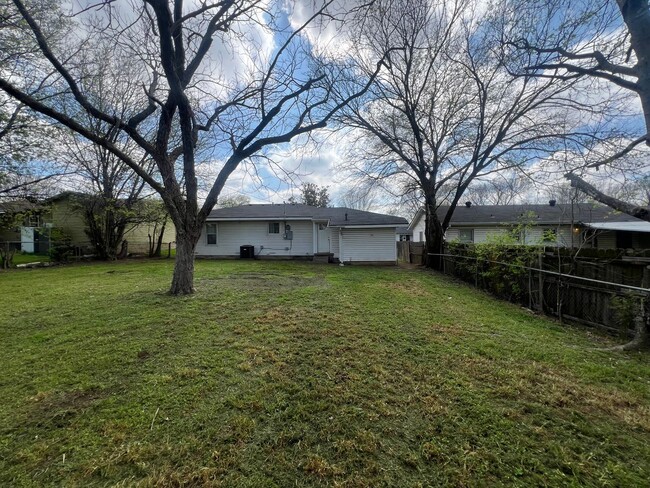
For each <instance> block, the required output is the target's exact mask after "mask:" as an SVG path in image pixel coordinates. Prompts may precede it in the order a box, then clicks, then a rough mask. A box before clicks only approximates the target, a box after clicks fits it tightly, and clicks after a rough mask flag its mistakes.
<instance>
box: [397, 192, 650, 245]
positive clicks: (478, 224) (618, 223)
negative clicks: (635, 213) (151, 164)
mask: <svg viewBox="0 0 650 488" xmlns="http://www.w3.org/2000/svg"><path fill="white" fill-rule="evenodd" d="M448 209H449V207H447V206H441V207H439V208H438V217H439V218H440V219H441V220H442V219H443V218H444V216H445V214H446V213H447V210H448ZM519 224H524V225H525V227H526V229H525V231H524V232H523V234H524V235H521V236H520V237H519V239H520V242H521V243H523V244H531V245H536V244H544V245H547V246H560V247H578V246H584V247H591V248H599V249H615V248H633V249H650V223H648V222H645V221H643V220H640V219H637V218H635V217H632V216H630V215H627V214H624V213H621V212H617V211H615V210H613V209H611V208H610V207H605V206H602V205H595V204H591V203H574V204H559V203H555V202H554V201H553V200H551V201H550V202H549V204H547V205H528V204H523V205H475V204H471V203H470V202H467V203H466V204H465V205H459V206H458V207H456V209H455V210H454V214H453V217H452V219H451V223H450V225H449V228H448V229H447V232H446V233H445V240H446V241H448V242H451V241H458V242H465V243H482V242H486V241H487V240H488V236H490V235H494V234H499V233H503V232H507V231H508V230H510V229H513V228H514V227H515V226H517V225H519ZM409 229H410V230H411V231H412V232H413V240H414V241H417V242H421V241H424V240H425V237H424V236H425V232H424V229H425V218H424V210H420V211H418V212H417V214H416V215H415V217H414V218H413V220H412V221H411V224H410V225H409Z"/></svg>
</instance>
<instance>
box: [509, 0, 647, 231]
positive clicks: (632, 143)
mask: <svg viewBox="0 0 650 488" xmlns="http://www.w3.org/2000/svg"><path fill="white" fill-rule="evenodd" d="M505 3H506V4H509V10H510V11H511V12H517V14H516V15H518V16H519V19H520V20H519V22H518V23H519V28H518V29H513V31H512V32H511V33H510V37H509V38H507V39H506V42H507V43H508V44H510V45H512V46H516V47H517V48H519V49H522V50H524V51H527V52H533V53H537V54H539V55H540V56H545V57H546V58H545V59H543V60H542V62H539V63H531V64H530V65H529V66H527V67H526V69H527V70H528V71H529V72H530V73H534V74H536V75H538V76H540V77H545V78H555V79H557V80H567V79H592V80H601V81H605V82H608V83H610V84H612V86H614V87H617V88H618V89H620V90H623V91H626V92H628V93H630V94H634V95H635V96H636V97H638V100H639V102H640V105H641V109H642V112H643V118H644V121H643V122H641V123H640V124H638V128H639V129H641V127H643V128H642V129H641V130H639V131H638V132H637V134H636V135H634V136H631V137H629V138H625V139H622V141H621V142H623V144H622V145H619V147H618V148H616V149H615V150H611V151H610V153H609V154H608V155H607V156H606V157H599V158H598V159H597V160H596V161H591V162H588V163H587V164H585V165H583V166H581V167H577V168H574V169H573V171H571V172H569V173H568V174H566V178H567V179H568V180H569V181H570V182H571V185H572V186H573V187H575V188H578V189H579V190H580V191H582V192H584V193H586V194H587V195H589V196H590V197H591V198H593V199H594V200H597V201H599V202H601V203H603V204H605V205H607V206H610V207H612V208H614V209H616V210H619V211H621V212H624V213H627V214H629V215H632V216H634V217H637V218H640V219H643V220H648V221H650V211H649V210H648V208H647V207H645V206H642V205H637V204H635V203H631V202H628V201H624V200H621V199H618V198H616V197H615V196H612V195H608V194H607V193H606V192H603V191H602V190H601V189H599V188H597V187H596V186H594V185H592V184H590V183H589V182H588V181H587V180H586V179H585V178H584V177H583V176H582V175H581V172H584V171H585V170H588V169H590V168H596V169H598V168H599V167H602V166H605V165H611V164H615V163H618V162H620V161H621V160H622V158H624V157H629V156H632V155H634V156H636V158H637V160H636V162H635V164H633V165H632V166H631V167H630V169H631V170H632V171H634V172H635V173H637V175H638V174H639V172H640V171H645V172H646V173H647V171H648V165H647V164H646V163H645V160H646V159H647V152H640V151H639V149H641V148H643V147H644V146H645V147H646V148H647V146H650V136H649V135H648V134H649V132H650V7H649V5H648V1H647V0H616V1H615V2H589V1H577V2H576V1H572V0H571V1H569V0H537V1H532V2H528V1H526V2H522V1H517V0H514V1H508V2H505ZM554 19H555V20H554ZM560 19H561V20H560ZM625 119H626V117H624V116H621V117H620V119H619V125H621V126H623V125H629V121H627V120H625Z"/></svg>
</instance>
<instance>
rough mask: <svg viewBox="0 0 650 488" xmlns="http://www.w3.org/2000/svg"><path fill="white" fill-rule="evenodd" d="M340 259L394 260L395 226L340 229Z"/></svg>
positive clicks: (395, 258)
mask: <svg viewBox="0 0 650 488" xmlns="http://www.w3.org/2000/svg"><path fill="white" fill-rule="evenodd" d="M340 253H341V255H340V259H341V261H342V262H344V263H348V262H396V260H397V246H396V245H395V227H389V228H381V229H341V249H340Z"/></svg>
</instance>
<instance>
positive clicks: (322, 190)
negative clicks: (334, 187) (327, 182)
mask: <svg viewBox="0 0 650 488" xmlns="http://www.w3.org/2000/svg"><path fill="white" fill-rule="evenodd" d="M289 203H302V204H303V205H311V206H312V207H327V206H328V205H329V203H330V196H329V194H328V193H327V187H326V186H318V185H317V184H315V183H303V184H302V186H301V187H300V198H299V199H298V200H297V201H296V199H295V198H294V197H291V198H289Z"/></svg>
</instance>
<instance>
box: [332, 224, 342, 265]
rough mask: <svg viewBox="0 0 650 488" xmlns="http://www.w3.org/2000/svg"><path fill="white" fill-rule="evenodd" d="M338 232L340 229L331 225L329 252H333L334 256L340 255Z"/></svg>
mask: <svg viewBox="0 0 650 488" xmlns="http://www.w3.org/2000/svg"><path fill="white" fill-rule="evenodd" d="M339 234H340V230H339V229H337V228H335V227H332V237H331V238H330V252H331V253H333V254H334V257H335V258H338V257H340V256H339V255H340V252H341V250H340V249H339Z"/></svg>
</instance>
